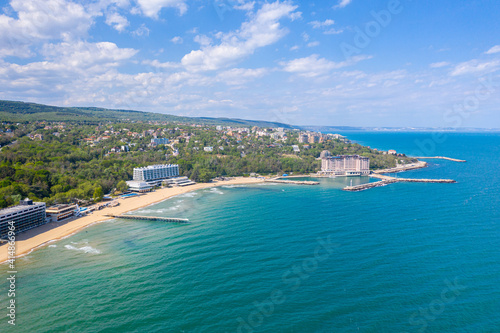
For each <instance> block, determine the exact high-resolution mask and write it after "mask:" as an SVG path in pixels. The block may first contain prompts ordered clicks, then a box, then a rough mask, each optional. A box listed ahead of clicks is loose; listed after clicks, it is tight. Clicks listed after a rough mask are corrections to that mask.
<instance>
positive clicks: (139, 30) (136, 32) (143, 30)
mask: <svg viewBox="0 0 500 333" xmlns="http://www.w3.org/2000/svg"><path fill="white" fill-rule="evenodd" d="M132 35H134V36H137V37H142V36H149V29H148V27H146V24H144V23H143V24H141V26H140V27H139V28H137V29H136V30H134V31H132Z"/></svg>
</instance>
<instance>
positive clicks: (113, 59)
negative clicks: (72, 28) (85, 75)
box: [42, 41, 138, 71]
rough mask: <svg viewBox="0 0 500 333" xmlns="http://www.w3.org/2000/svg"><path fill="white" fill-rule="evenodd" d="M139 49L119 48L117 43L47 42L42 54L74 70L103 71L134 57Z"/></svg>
mask: <svg viewBox="0 0 500 333" xmlns="http://www.w3.org/2000/svg"><path fill="white" fill-rule="evenodd" d="M137 52H138V51H137V50H134V49H130V48H123V49H121V48H119V47H118V46H117V45H116V44H115V43H110V42H100V43H89V42H83V41H79V42H76V43H68V42H64V43H60V44H46V45H45V46H44V47H43V49H42V54H43V55H44V56H45V58H46V59H49V60H50V61H51V62H54V63H58V64H61V65H64V66H67V68H69V69H72V70H79V69H81V70H85V71H88V70H91V71H95V70H97V71H103V70H104V69H107V68H109V67H116V66H118V65H119V64H120V63H121V62H122V61H123V60H126V59H129V58H131V57H133V56H134V55H135V54H136V53H137Z"/></svg>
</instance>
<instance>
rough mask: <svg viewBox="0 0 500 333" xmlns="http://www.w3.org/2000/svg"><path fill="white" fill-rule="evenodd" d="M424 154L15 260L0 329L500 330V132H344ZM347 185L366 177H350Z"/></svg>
mask: <svg viewBox="0 0 500 333" xmlns="http://www.w3.org/2000/svg"><path fill="white" fill-rule="evenodd" d="M344 134H346V135H347V136H348V137H349V138H350V139H352V140H355V141H356V142H359V143H362V144H365V145H370V146H371V147H372V148H379V149H384V150H386V149H396V150H397V151H398V152H401V153H407V154H412V153H417V154H419V155H433V156H435V155H440V156H449V157H454V158H459V159H465V160H467V163H456V162H451V161H446V160H428V162H429V167H428V168H426V169H421V170H415V171H411V172H406V173H404V176H405V177H415V178H451V179H455V180H457V183H456V184H421V183H396V184H391V185H388V186H385V187H378V188H374V189H370V190H367V191H362V192H355V193H352V192H344V191H342V190H341V189H342V187H344V186H346V185H349V183H350V180H351V178H342V177H339V178H335V179H329V178H326V179H325V178H322V179H319V181H320V183H321V184H320V185H318V186H300V185H283V184H258V185H239V186H238V185H237V186H221V187H218V188H210V189H203V190H199V191H196V192H191V193H187V194H183V195H180V196H177V197H174V198H171V199H169V200H166V201H164V202H161V203H158V204H155V205H151V206H149V207H144V208H142V209H140V210H138V211H135V212H133V213H134V214H138V215H150V216H166V217H182V218H188V219H189V220H190V224H187V225H183V224H172V223H164V222H153V221H133V220H112V221H109V222H105V223H101V224H97V225H94V226H91V227H89V228H87V229H85V230H83V231H81V232H79V233H77V234H76V235H73V236H71V237H68V238H66V239H63V240H60V241H57V242H54V243H51V244H50V245H49V246H46V247H44V248H42V249H39V250H37V251H34V252H33V253H31V254H29V255H27V256H24V257H22V258H20V259H18V261H17V267H16V269H17V271H18V273H17V281H16V297H15V300H16V326H15V327H13V326H11V325H9V324H8V323H7V320H8V319H9V318H8V317H7V316H6V314H7V311H8V310H7V308H6V307H7V305H8V303H7V302H8V301H9V299H10V298H8V296H7V292H8V284H7V280H6V278H7V277H8V274H7V270H8V267H7V265H5V264H4V265H1V266H0V278H1V280H2V281H4V282H3V283H2V284H1V285H2V286H3V287H1V288H0V304H1V305H2V306H1V309H3V310H0V312H2V311H3V312H4V314H2V315H1V316H0V318H3V319H1V321H0V331H1V332H82V333H85V332H500V316H499V313H500V288H499V282H500V225H499V222H500V208H499V200H500V199H499V198H500V176H499V173H498V171H499V166H500V165H499V156H500V135H499V134H489V133H460V134H457V133H453V134H452V133H450V134H447V135H446V137H444V139H443V138H440V139H438V140H437V139H436V138H434V137H433V135H432V134H431V133H366V132H354V133H344ZM352 179H353V183H355V184H359V183H362V182H367V181H369V180H368V178H367V177H365V178H352Z"/></svg>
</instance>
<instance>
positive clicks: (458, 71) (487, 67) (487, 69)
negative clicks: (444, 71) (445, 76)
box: [450, 59, 500, 76]
mask: <svg viewBox="0 0 500 333" xmlns="http://www.w3.org/2000/svg"><path fill="white" fill-rule="evenodd" d="M499 68H500V60H492V61H479V60H477V59H472V60H469V61H466V62H462V63H460V64H458V65H456V66H455V68H454V69H453V70H452V71H451V73H450V74H451V76H458V75H466V74H485V73H492V72H495V71H496V70H498V69H499Z"/></svg>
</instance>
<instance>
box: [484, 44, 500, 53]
mask: <svg viewBox="0 0 500 333" xmlns="http://www.w3.org/2000/svg"><path fill="white" fill-rule="evenodd" d="M499 52H500V45H495V46H493V47H492V48H491V49H489V50H488V51H486V54H494V53H499Z"/></svg>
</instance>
